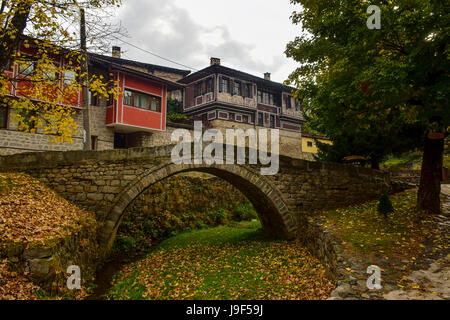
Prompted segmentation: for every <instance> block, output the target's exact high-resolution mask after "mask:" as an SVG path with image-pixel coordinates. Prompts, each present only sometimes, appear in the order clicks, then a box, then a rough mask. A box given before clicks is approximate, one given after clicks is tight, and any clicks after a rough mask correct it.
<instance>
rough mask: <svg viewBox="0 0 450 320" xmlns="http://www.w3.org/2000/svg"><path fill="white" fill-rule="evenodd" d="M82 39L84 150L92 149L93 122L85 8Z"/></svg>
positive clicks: (82, 14) (82, 19) (81, 32)
mask: <svg viewBox="0 0 450 320" xmlns="http://www.w3.org/2000/svg"><path fill="white" fill-rule="evenodd" d="M80 40H81V66H80V73H81V86H82V89H81V90H82V91H81V93H82V107H83V128H84V135H83V150H91V149H92V146H91V124H90V115H89V73H88V58H89V57H88V53H87V49H86V17H85V13H84V9H83V8H80Z"/></svg>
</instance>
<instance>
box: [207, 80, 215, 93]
mask: <svg viewBox="0 0 450 320" xmlns="http://www.w3.org/2000/svg"><path fill="white" fill-rule="evenodd" d="M209 92H213V81H212V79H208V80H206V93H209Z"/></svg>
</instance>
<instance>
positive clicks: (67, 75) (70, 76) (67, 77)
mask: <svg viewBox="0 0 450 320" xmlns="http://www.w3.org/2000/svg"><path fill="white" fill-rule="evenodd" d="M75 81H76V73H75V71H73V70H66V71H65V72H64V84H65V85H66V86H68V85H71V84H72V83H73V82H75Z"/></svg>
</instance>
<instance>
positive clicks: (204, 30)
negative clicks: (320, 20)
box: [112, 0, 301, 82]
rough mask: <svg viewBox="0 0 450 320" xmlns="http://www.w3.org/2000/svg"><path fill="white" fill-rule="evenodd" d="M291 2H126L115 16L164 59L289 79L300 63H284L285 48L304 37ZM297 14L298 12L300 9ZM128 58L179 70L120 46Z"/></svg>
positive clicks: (136, 41) (132, 38) (138, 41)
mask: <svg viewBox="0 0 450 320" xmlns="http://www.w3.org/2000/svg"><path fill="white" fill-rule="evenodd" d="M295 9H296V7H295V6H293V5H291V4H290V2H289V0H227V1H225V0H220V1H219V0H123V5H122V7H121V8H119V9H117V11H116V16H117V17H118V19H119V20H120V21H121V23H122V25H123V26H124V27H125V28H126V30H127V31H128V34H129V35H130V38H129V39H126V41H128V42H130V43H132V44H135V45H137V46H139V47H141V48H143V49H147V50H149V51H152V52H154V53H157V54H159V55H162V56H164V57H166V58H169V59H171V60H174V61H176V62H179V63H182V64H184V65H187V66H190V67H192V68H195V69H203V68H205V67H207V66H208V65H209V59H210V57H217V58H220V59H221V60H222V65H224V66H227V67H231V68H235V69H239V70H242V71H245V72H248V73H251V74H254V75H257V76H261V77H262V76H263V73H264V72H271V73H272V80H274V81H278V82H282V81H284V80H286V79H287V77H288V75H289V73H290V72H292V71H293V70H294V69H295V68H296V66H297V64H296V62H294V61H292V60H290V59H288V58H286V56H285V55H284V50H285V48H286V44H287V43H288V42H289V41H291V40H293V39H294V38H295V37H296V36H297V35H299V34H300V33H301V28H300V27H299V26H294V25H293V24H292V23H291V21H290V19H289V17H290V15H291V13H292V11H294V10H295ZM297 9H298V8H297ZM112 45H119V46H121V47H122V48H123V50H125V53H124V54H123V55H122V57H123V58H126V59H134V60H138V61H142V62H148V63H154V64H160V65H166V66H171V67H176V68H180V69H186V68H183V67H181V66H177V65H174V64H171V63H169V62H167V61H164V60H161V59H158V58H156V57H154V56H152V55H150V54H148V53H145V52H142V51H141V50H138V49H136V48H133V47H129V46H127V45H126V44H124V43H120V41H116V43H113V44H112Z"/></svg>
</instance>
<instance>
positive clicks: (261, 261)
mask: <svg viewBox="0 0 450 320" xmlns="http://www.w3.org/2000/svg"><path fill="white" fill-rule="evenodd" d="M331 289H332V286H331V285H329V284H328V279H327V278H326V276H325V271H324V268H323V267H322V265H321V264H320V263H319V262H318V260H316V259H315V258H314V257H312V256H311V255H310V254H309V253H308V251H307V250H306V249H305V248H303V247H302V246H301V245H300V244H299V243H298V242H295V241H294V242H288V241H283V240H274V239H268V238H266V237H265V234H264V233H263V231H262V230H261V225H260V223H259V222H242V223H234V224H232V225H228V226H219V227H216V228H211V229H202V230H196V231H191V232H185V233H182V234H179V235H177V236H175V237H172V238H169V239H167V240H166V241H164V242H162V243H161V244H160V245H159V246H158V247H157V248H156V250H154V251H153V252H151V253H150V254H149V255H148V256H147V257H146V258H145V259H143V260H141V261H139V262H136V263H133V264H131V265H128V266H126V267H125V268H124V270H123V271H122V272H120V273H119V274H118V275H117V276H116V278H115V280H114V285H113V287H112V289H111V290H110V292H109V294H108V296H107V297H108V298H109V299H151V300H153V299H201V300H208V299H225V300H228V299H324V298H326V297H328V295H329V293H330V291H331Z"/></svg>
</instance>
